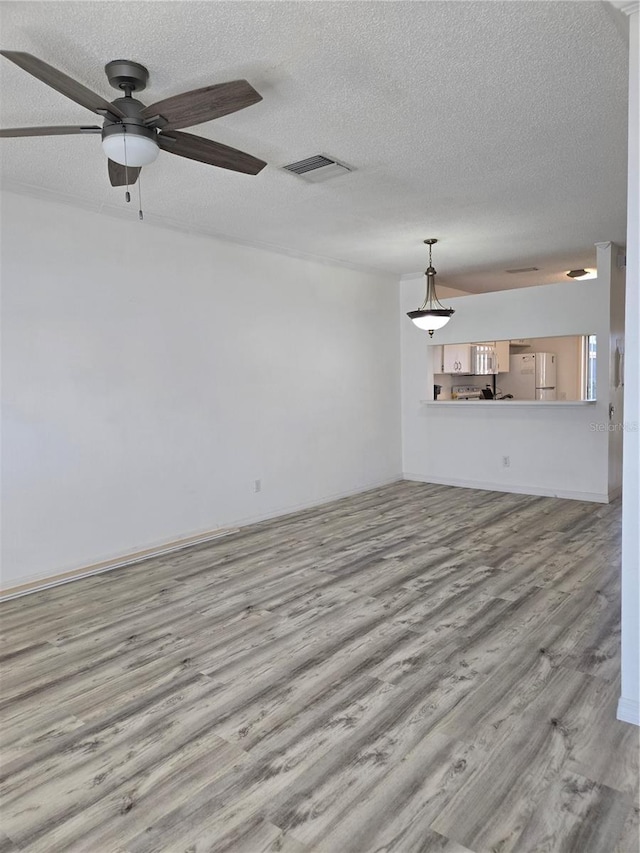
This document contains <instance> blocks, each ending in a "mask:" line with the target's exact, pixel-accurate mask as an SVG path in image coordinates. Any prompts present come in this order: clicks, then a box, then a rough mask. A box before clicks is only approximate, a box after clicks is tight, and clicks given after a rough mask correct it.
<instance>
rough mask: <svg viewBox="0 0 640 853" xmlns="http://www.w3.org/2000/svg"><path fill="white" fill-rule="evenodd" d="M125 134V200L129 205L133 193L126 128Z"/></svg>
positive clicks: (123, 140)
mask: <svg viewBox="0 0 640 853" xmlns="http://www.w3.org/2000/svg"><path fill="white" fill-rule="evenodd" d="M124 130H125V134H124V137H123V139H122V144H123V145H124V179H125V181H126V190H125V194H124V200H125V201H126V202H127V204H128V203H129V202H130V201H131V193H130V192H129V166H128V165H127V134H126V128H124Z"/></svg>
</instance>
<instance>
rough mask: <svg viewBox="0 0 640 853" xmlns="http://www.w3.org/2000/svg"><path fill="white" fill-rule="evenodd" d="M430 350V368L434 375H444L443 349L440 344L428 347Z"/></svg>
mask: <svg viewBox="0 0 640 853" xmlns="http://www.w3.org/2000/svg"><path fill="white" fill-rule="evenodd" d="M430 350H431V366H432V369H433V372H434V373H444V372H445V369H444V347H443V346H442V344H436V345H435V346H431V347H430Z"/></svg>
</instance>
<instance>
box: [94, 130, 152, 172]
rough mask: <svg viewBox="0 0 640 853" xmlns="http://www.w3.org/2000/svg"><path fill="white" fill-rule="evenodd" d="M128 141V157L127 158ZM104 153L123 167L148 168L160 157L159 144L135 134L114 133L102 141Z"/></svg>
mask: <svg viewBox="0 0 640 853" xmlns="http://www.w3.org/2000/svg"><path fill="white" fill-rule="evenodd" d="M125 139H126V157H125ZM102 148H103V150H104V153H105V154H106V155H107V157H108V158H109V159H110V160H113V161H114V162H115V163H120V165H122V166H132V167H136V166H148V165H149V163H153V161H154V160H155V159H156V157H157V156H158V152H159V150H160V149H159V148H158V144H157V143H156V142H155V140H153V139H149V138H148V137H146V136H138V135H136V134H133V133H112V134H110V135H109V136H105V138H104V139H103V140H102Z"/></svg>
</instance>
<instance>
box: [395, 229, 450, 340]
mask: <svg viewBox="0 0 640 853" xmlns="http://www.w3.org/2000/svg"><path fill="white" fill-rule="evenodd" d="M424 242H425V243H426V244H427V246H428V247H429V267H428V269H427V271H426V272H425V275H426V277H427V295H426V297H425V300H424V302H423V304H422V307H421V308H419V309H418V310H417V311H409V312H408V314H407V317H410V318H411V320H413V322H414V323H415V324H416V326H417V327H418V328H419V329H424V330H425V331H427V332H429V336H430V337H433V333H434V331H435V329H441V328H442V327H443V326H446V324H447V323H448V322H449V320H450V319H451V315H452V314H455V311H454V310H453V308H445V307H444V305H442V303H441V302H440V301H439V299H438V297H437V296H436V282H435V276H436V271H435V270H434V268H433V264H432V263H431V247H432V246H433V245H434V243H437V242H438V241H437V240H436V239H435V237H430V238H429V239H428V240H425V241H424Z"/></svg>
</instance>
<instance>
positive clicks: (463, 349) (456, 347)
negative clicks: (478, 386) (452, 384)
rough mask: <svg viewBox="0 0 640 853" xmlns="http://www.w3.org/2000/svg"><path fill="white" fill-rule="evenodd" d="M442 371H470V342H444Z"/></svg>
mask: <svg viewBox="0 0 640 853" xmlns="http://www.w3.org/2000/svg"><path fill="white" fill-rule="evenodd" d="M443 349H444V358H443V367H444V369H443V373H470V371H471V344H445V345H444V347H443Z"/></svg>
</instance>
